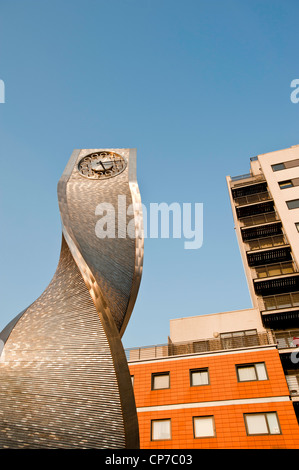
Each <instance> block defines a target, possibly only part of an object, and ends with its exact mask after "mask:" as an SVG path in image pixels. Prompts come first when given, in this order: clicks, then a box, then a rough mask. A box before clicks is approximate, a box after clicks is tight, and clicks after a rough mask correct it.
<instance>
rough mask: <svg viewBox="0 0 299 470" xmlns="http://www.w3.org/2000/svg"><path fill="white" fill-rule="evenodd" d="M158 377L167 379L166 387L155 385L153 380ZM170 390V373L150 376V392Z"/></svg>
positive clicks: (156, 373) (155, 373) (157, 373)
mask: <svg viewBox="0 0 299 470" xmlns="http://www.w3.org/2000/svg"><path fill="white" fill-rule="evenodd" d="M159 377H168V386H167V387H164V386H163V387H159V386H157V385H156V384H155V379H156V378H159ZM168 388H170V372H154V373H153V374H152V390H167V389H168Z"/></svg>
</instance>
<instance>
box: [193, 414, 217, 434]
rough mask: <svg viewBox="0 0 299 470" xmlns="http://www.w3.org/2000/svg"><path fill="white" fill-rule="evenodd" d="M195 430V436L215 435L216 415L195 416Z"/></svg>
mask: <svg viewBox="0 0 299 470" xmlns="http://www.w3.org/2000/svg"><path fill="white" fill-rule="evenodd" d="M193 432H194V437H195V438H200V437H215V435H216V431H215V422H214V416H197V417H193Z"/></svg>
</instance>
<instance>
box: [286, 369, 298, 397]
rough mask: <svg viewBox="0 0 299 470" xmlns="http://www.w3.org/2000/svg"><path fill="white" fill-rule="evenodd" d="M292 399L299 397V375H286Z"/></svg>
mask: <svg viewBox="0 0 299 470" xmlns="http://www.w3.org/2000/svg"><path fill="white" fill-rule="evenodd" d="M286 380H287V384H288V387H289V390H290V395H291V397H299V374H291V375H286Z"/></svg>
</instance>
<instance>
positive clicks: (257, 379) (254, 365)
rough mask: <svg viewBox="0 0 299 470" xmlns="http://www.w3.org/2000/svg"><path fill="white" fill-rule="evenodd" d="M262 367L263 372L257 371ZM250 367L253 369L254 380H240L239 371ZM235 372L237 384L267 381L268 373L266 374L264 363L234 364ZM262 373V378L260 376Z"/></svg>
mask: <svg viewBox="0 0 299 470" xmlns="http://www.w3.org/2000/svg"><path fill="white" fill-rule="evenodd" d="M260 366H263V371H260V370H259V367H260ZM250 367H252V368H253V369H254V374H255V378H254V379H248V380H246V379H245V380H242V379H241V377H240V374H239V371H240V369H243V368H244V369H245V368H250ZM236 372H237V378H238V382H240V383H242V382H260V381H263V380H269V377H268V373H267V368H266V364H265V362H254V363H250V364H236ZM263 373H264V377H263V376H262V374H263Z"/></svg>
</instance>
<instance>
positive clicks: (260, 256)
mask: <svg viewBox="0 0 299 470" xmlns="http://www.w3.org/2000/svg"><path fill="white" fill-rule="evenodd" d="M227 184H228V188H229V194H230V200H231V205H232V211H233V217H234V223H235V230H236V235H237V239H238V243H239V248H240V252H241V256H242V260H243V265H244V270H245V274H246V278H247V282H248V287H249V292H250V295H251V299H252V304H253V306H254V307H255V308H257V309H258V310H259V311H260V314H261V318H262V323H263V325H264V327H265V328H266V329H267V330H269V331H271V332H272V334H273V337H274V339H275V342H276V343H277V345H278V350H279V352H280V359H281V363H282V365H283V369H284V372H285V375H286V380H287V382H288V383H289V385H290V387H291V391H292V395H293V396H292V401H293V405H294V409H295V411H296V413H297V416H298V415H299V409H298V406H299V402H298V397H297V392H296V390H298V382H299V367H298V366H299V364H298V359H299V357H298V359H297V357H296V355H295V348H296V345H297V344H296V342H297V340H296V338H299V269H298V266H299V146H298V145H297V146H293V147H290V148H287V149H283V150H278V151H276V152H271V153H266V154H262V155H258V156H255V157H252V158H251V159H250V172H249V173H248V174H244V175H240V176H234V177H230V176H229V177H227ZM290 350H291V353H292V352H293V353H294V354H293V355H292V354H291V353H290ZM298 356H299V354H298Z"/></svg>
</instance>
